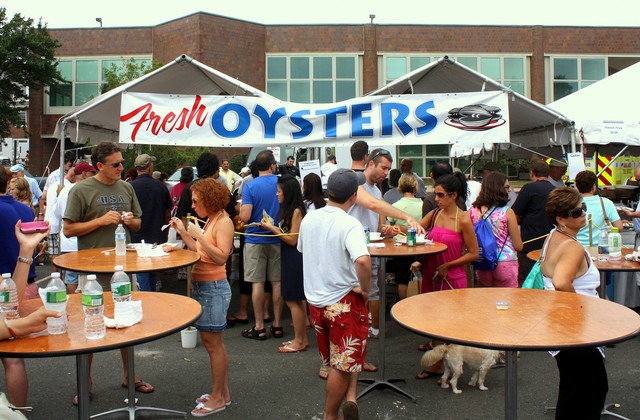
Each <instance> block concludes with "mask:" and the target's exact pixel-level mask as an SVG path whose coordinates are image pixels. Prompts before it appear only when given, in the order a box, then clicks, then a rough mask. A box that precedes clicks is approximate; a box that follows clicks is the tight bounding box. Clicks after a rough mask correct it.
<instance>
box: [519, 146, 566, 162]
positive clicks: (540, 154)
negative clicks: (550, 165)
mask: <svg viewBox="0 0 640 420" xmlns="http://www.w3.org/2000/svg"><path fill="white" fill-rule="evenodd" d="M511 146H516V147H519V148H521V149H524V150H526V151H527V152H531V153H533V154H535V155H538V156H542V157H543V158H545V159H551V160H554V161H556V162H560V163H564V164H566V162H563V161H561V160H558V159H555V158H552V157H551V156H547V155H545V154H542V153H540V152H536V151H535V150H531V149H529V148H526V147H524V146H521V145H519V144H518V143H511Z"/></svg>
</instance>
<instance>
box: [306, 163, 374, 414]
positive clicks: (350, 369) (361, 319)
mask: <svg viewBox="0 0 640 420" xmlns="http://www.w3.org/2000/svg"><path fill="white" fill-rule="evenodd" d="M364 182H365V177H364V174H363V173H356V172H354V171H353V170H351V169H344V168H339V169H336V170H335V171H334V172H333V173H332V174H331V175H330V176H329V179H328V181H327V192H328V194H329V204H328V205H326V206H324V207H322V208H320V209H318V210H314V211H312V212H309V213H307V215H306V216H305V217H304V218H303V219H302V223H301V224H300V234H299V236H298V251H300V252H302V260H303V264H302V266H303V271H304V273H303V274H304V276H303V278H304V293H305V296H306V298H307V302H309V311H310V312H311V317H312V319H313V322H314V325H315V326H316V328H315V332H316V339H317V341H318V350H319V351H320V355H321V356H322V360H323V366H326V367H330V372H329V377H328V382H327V384H328V386H327V398H326V400H325V418H338V417H339V411H340V405H341V404H342V402H343V400H344V399H345V397H346V400H347V401H346V402H345V403H344V405H342V412H343V415H344V418H358V404H357V403H356V400H355V399H356V386H357V383H358V374H359V372H360V371H361V370H362V366H363V365H364V363H365V360H364V355H365V349H366V342H367V334H368V330H369V317H368V312H369V310H368V309H367V299H368V297H369V290H370V287H371V257H370V256H369V251H368V249H367V241H366V238H365V236H364V228H363V226H362V223H360V222H359V221H358V219H356V218H355V217H353V216H350V215H349V214H348V213H347V212H348V211H349V208H350V207H351V206H353V205H354V204H355V202H356V197H357V195H358V187H359V186H360V185H362V184H363V183H364ZM318 267H322V270H319V269H318ZM344 307H349V308H350V313H349V314H347V315H345V314H343V313H341V312H340V311H339V310H338V312H340V314H339V315H336V316H333V315H331V316H325V313H328V314H332V313H335V312H332V311H335V308H344ZM347 337H349V339H347ZM345 343H349V344H348V346H349V347H348V349H347V347H346V346H347V344H345ZM347 350H348V351H349V352H350V356H349V358H348V360H347V361H344V363H337V364H332V363H330V362H331V361H332V360H334V359H335V358H336V357H338V356H339V355H340V354H344V352H345V351H347ZM329 384H330V385H331V386H329Z"/></svg>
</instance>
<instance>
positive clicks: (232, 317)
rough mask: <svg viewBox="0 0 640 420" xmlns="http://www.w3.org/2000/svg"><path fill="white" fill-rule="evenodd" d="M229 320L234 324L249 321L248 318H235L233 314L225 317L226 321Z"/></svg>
mask: <svg viewBox="0 0 640 420" xmlns="http://www.w3.org/2000/svg"><path fill="white" fill-rule="evenodd" d="M229 322H233V323H236V324H248V323H249V318H247V319H241V318H236V317H235V316H233V315H231V316H230V317H227V323H229Z"/></svg>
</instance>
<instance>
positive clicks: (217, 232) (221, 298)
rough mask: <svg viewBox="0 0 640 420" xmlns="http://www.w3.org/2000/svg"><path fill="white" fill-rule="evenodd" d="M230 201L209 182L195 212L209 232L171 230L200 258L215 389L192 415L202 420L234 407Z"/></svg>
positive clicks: (203, 325) (199, 289)
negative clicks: (227, 333) (227, 341)
mask: <svg viewBox="0 0 640 420" xmlns="http://www.w3.org/2000/svg"><path fill="white" fill-rule="evenodd" d="M228 201H229V189H228V188H227V187H226V186H225V185H223V184H222V183H220V182H218V181H216V180H214V179H213V178H205V179H201V180H199V181H197V182H195V183H194V184H193V185H191V202H192V205H191V207H192V208H193V209H194V210H195V212H196V214H197V215H198V217H199V218H201V219H204V218H205V217H206V218H207V222H206V224H205V225H204V228H203V229H201V228H200V226H199V225H198V224H197V223H194V222H191V221H190V222H188V225H187V228H186V229H185V227H184V225H183V224H182V222H181V221H180V220H179V219H177V218H173V219H171V224H172V226H173V227H174V228H175V229H176V232H177V233H178V234H179V235H180V236H181V237H182V240H183V241H184V243H185V244H186V245H187V247H188V248H189V249H190V250H191V251H195V252H197V253H198V254H200V261H198V262H197V263H196V265H195V266H194V267H193V270H192V275H193V291H192V297H193V298H194V299H195V300H197V301H198V302H199V303H200V305H202V315H201V316H200V318H199V319H198V320H197V321H196V323H195V327H196V328H197V329H198V330H199V331H200V337H201V338H202V344H203V345H204V347H205V348H206V349H207V352H208V353H209V359H210V361H211V379H212V382H213V389H212V391H211V393H210V394H204V395H202V396H201V397H200V398H198V399H197V400H196V401H197V402H198V405H197V406H196V408H194V409H193V410H192V411H191V415H192V416H194V417H203V416H206V415H209V414H213V413H217V412H219V411H222V410H224V409H225V407H226V406H227V405H229V404H230V403H231V394H230V393H229V376H228V368H229V359H228V358H227V349H226V348H225V346H224V342H223V341H222V332H223V331H224V330H225V328H226V327H227V310H228V309H229V302H231V288H230V287H229V282H228V281H227V273H226V270H225V264H226V262H227V259H228V258H229V255H231V253H232V252H233V222H232V221H231V219H230V218H229V216H228V215H227V214H226V213H225V211H224V208H225V206H226V205H227V203H228Z"/></svg>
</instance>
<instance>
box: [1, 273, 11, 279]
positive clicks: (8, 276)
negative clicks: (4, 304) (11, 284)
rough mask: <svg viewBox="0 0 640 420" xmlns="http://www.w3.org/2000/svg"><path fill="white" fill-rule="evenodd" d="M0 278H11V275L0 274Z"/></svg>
mask: <svg viewBox="0 0 640 420" xmlns="http://www.w3.org/2000/svg"><path fill="white" fill-rule="evenodd" d="M2 278H3V279H7V278H11V273H2Z"/></svg>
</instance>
